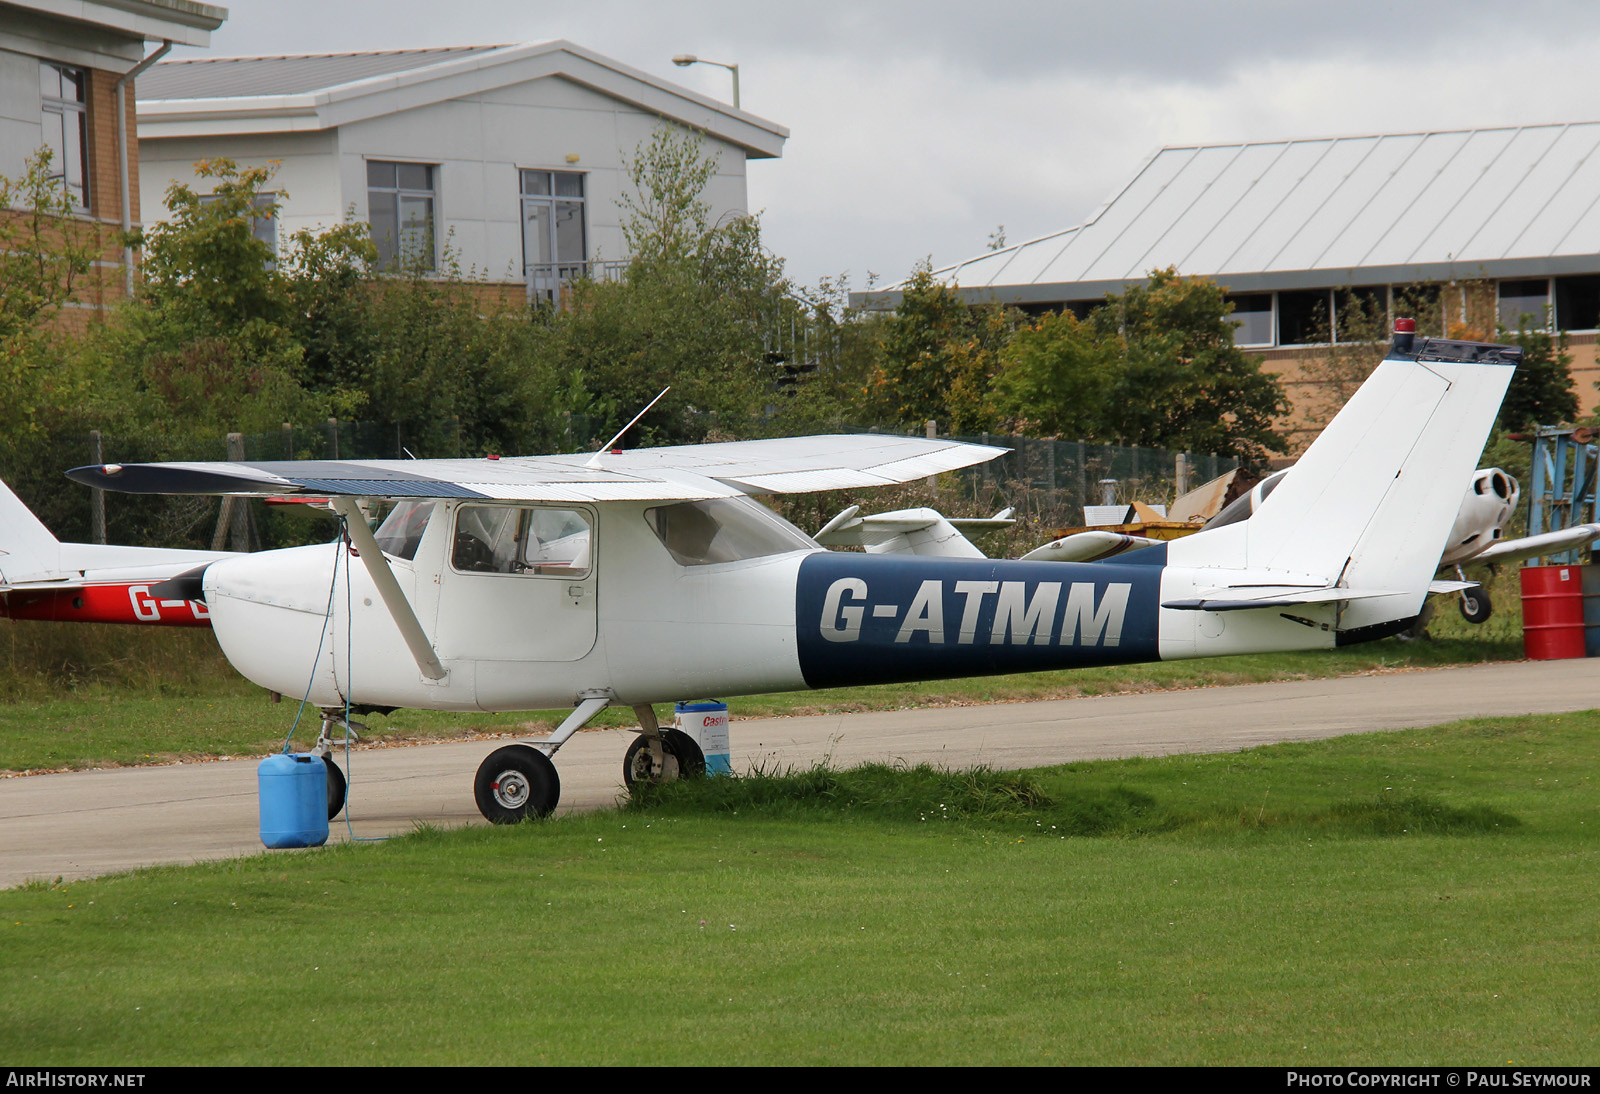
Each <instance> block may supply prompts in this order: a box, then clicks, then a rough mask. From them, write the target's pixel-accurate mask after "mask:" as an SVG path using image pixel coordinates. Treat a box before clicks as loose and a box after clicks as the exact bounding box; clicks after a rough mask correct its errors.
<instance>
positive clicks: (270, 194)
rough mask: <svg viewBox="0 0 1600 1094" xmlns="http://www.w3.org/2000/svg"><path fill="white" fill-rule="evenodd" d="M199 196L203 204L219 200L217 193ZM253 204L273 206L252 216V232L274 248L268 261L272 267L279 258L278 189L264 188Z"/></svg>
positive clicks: (258, 206)
mask: <svg viewBox="0 0 1600 1094" xmlns="http://www.w3.org/2000/svg"><path fill="white" fill-rule="evenodd" d="M199 197H200V204H201V205H202V206H205V205H210V204H212V203H213V202H215V201H216V200H217V195H216V194H201V195H199ZM251 204H252V205H253V206H254V207H255V208H257V209H260V208H262V207H263V206H271V209H270V211H268V212H265V213H255V214H253V215H252V216H251V217H250V234H251V235H252V236H254V237H255V238H256V239H258V240H260V241H261V242H262V243H265V244H266V245H267V246H268V247H269V248H270V249H271V250H272V259H271V260H270V261H269V262H268V263H267V265H268V266H269V267H271V266H273V265H275V264H276V263H277V260H278V208H279V206H278V192H277V191H276V190H263V191H261V192H260V193H258V194H257V195H256V196H255V200H254V201H253V202H252V203H251ZM262 224H265V225H267V228H268V230H267V233H266V235H262V232H261V225H262Z"/></svg>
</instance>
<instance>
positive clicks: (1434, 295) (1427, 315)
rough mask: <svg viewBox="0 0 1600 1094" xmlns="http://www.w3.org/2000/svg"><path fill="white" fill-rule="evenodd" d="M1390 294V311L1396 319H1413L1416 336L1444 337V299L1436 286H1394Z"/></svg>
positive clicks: (1414, 284)
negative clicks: (1391, 301)
mask: <svg viewBox="0 0 1600 1094" xmlns="http://www.w3.org/2000/svg"><path fill="white" fill-rule="evenodd" d="M1391 293H1392V296H1393V307H1392V308H1391V309H1390V310H1391V314H1393V315H1394V317H1395V318H1396V319H1415V320H1416V321H1417V334H1418V335H1426V336H1427V337H1430V338H1443V337H1444V334H1445V321H1444V297H1443V296H1442V294H1441V292H1440V289H1439V286H1438V285H1436V284H1426V283H1425V284H1417V283H1412V284H1410V285H1395V286H1393V288H1392V289H1391Z"/></svg>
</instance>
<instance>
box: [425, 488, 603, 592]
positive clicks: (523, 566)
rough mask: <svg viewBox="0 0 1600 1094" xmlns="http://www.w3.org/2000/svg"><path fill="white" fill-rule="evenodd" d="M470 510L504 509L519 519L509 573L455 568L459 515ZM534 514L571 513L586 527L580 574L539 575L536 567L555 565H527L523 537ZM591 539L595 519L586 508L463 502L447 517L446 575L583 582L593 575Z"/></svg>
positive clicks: (563, 571) (573, 571)
mask: <svg viewBox="0 0 1600 1094" xmlns="http://www.w3.org/2000/svg"><path fill="white" fill-rule="evenodd" d="M472 509H506V510H510V511H512V512H513V513H517V514H519V516H518V517H517V518H516V519H517V521H518V522H519V526H520V527H519V530H518V534H517V535H516V536H515V537H514V542H516V543H518V544H519V547H518V557H516V558H513V559H512V560H511V564H512V566H513V568H512V569H510V570H470V569H469V570H464V569H462V568H461V567H460V566H459V565H457V561H456V548H457V544H458V540H459V539H460V536H461V535H462V528H461V518H462V515H463V514H464V513H466V512H468V511H469V510H472ZM538 512H550V513H573V514H576V515H577V516H578V517H579V518H580V519H581V520H582V521H583V522H584V525H585V526H586V527H587V530H588V546H587V547H585V548H584V554H585V555H586V556H587V558H586V560H585V565H584V567H583V569H582V570H579V569H577V568H576V567H561V568H560V569H561V572H540V570H539V567H540V566H541V565H546V566H555V565H557V564H556V563H550V562H545V563H538V562H535V563H532V564H529V563H528V558H527V542H526V540H527V534H528V532H529V530H530V529H532V527H533V520H534V518H533V514H534V513H538ZM520 514H527V521H526V523H522V521H523V517H522V516H521V515H520ZM468 534H470V533H468ZM594 535H595V515H594V512H593V511H592V510H590V509H587V508H585V507H583V506H578V505H527V504H514V505H496V504H492V503H483V502H467V503H464V504H461V505H458V506H456V507H455V509H454V511H453V512H452V513H451V514H450V539H449V542H448V543H447V544H446V562H447V563H448V564H449V566H450V571H451V572H452V573H456V574H465V575H469V576H471V577H503V578H539V579H543V580H547V581H548V580H557V581H584V580H587V579H588V578H589V577H590V576H592V575H593V574H594ZM485 546H489V545H487V544H486V545H485ZM517 567H520V568H517Z"/></svg>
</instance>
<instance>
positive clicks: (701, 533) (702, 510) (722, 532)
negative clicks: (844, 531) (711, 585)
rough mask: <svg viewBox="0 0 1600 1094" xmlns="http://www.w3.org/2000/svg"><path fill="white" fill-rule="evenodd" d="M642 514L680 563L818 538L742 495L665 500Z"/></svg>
mask: <svg viewBox="0 0 1600 1094" xmlns="http://www.w3.org/2000/svg"><path fill="white" fill-rule="evenodd" d="M644 519H645V520H646V521H647V522H648V523H649V525H650V529H651V531H653V532H655V534H656V537H657V538H658V539H660V540H661V542H662V544H663V545H664V546H665V547H666V549H667V551H668V552H669V553H671V555H672V557H673V558H674V559H676V560H677V562H678V564H679V565H680V566H707V565H710V564H712V563H716V562H737V561H739V560H740V559H746V558H763V557H765V556H767V555H782V554H788V553H789V552H790V551H805V550H815V549H817V542H816V540H814V539H812V538H811V537H810V536H808V535H806V534H805V533H804V532H802V531H801V530H800V529H798V528H796V527H795V526H794V525H792V524H790V523H789V522H788V521H786V520H784V519H783V518H782V517H780V516H779V515H778V514H776V513H774V512H773V511H772V510H770V509H768V508H767V507H766V506H764V505H761V504H759V503H757V502H754V501H751V500H750V499H749V498H747V497H743V496H741V497H734V498H713V499H711V500H709V501H684V502H679V503H678V504H677V505H663V506H660V507H659V508H656V509H646V510H645V514H644Z"/></svg>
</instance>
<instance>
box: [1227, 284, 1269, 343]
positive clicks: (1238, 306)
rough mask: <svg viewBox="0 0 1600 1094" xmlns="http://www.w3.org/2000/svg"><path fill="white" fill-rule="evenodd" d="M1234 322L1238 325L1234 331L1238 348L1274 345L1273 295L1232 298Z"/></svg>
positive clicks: (1234, 338) (1267, 293) (1230, 298)
mask: <svg viewBox="0 0 1600 1094" xmlns="http://www.w3.org/2000/svg"><path fill="white" fill-rule="evenodd" d="M1228 303H1230V304H1232V305H1233V321H1234V322H1235V323H1237V324H1238V326H1237V327H1235V328H1234V331H1233V344H1234V345H1236V346H1270V345H1272V294H1271V293H1269V292H1264V293H1252V294H1250V295H1248V296H1230V297H1228Z"/></svg>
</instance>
